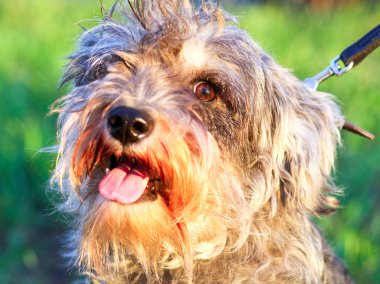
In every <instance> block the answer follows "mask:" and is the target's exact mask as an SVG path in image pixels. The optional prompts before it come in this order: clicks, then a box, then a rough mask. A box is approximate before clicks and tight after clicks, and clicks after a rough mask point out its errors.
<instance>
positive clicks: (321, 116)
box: [271, 69, 344, 214]
mask: <svg viewBox="0 0 380 284" xmlns="http://www.w3.org/2000/svg"><path fill="white" fill-rule="evenodd" d="M279 70H280V71H283V72H284V73H281V74H272V76H275V77H276V76H281V77H278V78H272V80H271V88H272V90H271V92H272V94H273V96H271V97H272V120H273V121H272V123H273V122H274V125H275V126H274V127H275V130H274V132H273V136H274V137H273V140H272V141H273V150H272V153H273V157H272V159H273V163H274V165H273V166H274V177H275V179H278V180H277V182H276V184H277V185H278V186H279V188H278V191H277V200H281V203H282V205H283V206H284V207H285V208H287V207H290V209H295V210H297V211H298V210H306V211H308V212H310V213H313V214H323V213H329V212H331V211H334V210H335V209H336V207H337V206H338V201H337V200H336V199H335V198H334V197H331V196H328V194H330V193H334V192H335V193H336V192H337V191H338V190H337V189H336V188H335V186H334V185H333V183H332V182H331V179H330V178H329V176H330V173H331V170H332V168H333V166H334V157H335V150H336V146H337V144H339V143H340V129H341V128H342V126H343V123H344V119H343V116H342V114H341V112H340V109H339V107H338V106H337V104H336V103H335V102H334V99H333V98H332V96H331V95H329V94H326V93H321V92H315V91H313V90H311V89H310V88H308V87H307V86H306V85H305V84H303V82H300V81H299V80H297V79H296V78H294V77H293V76H291V75H290V74H289V73H288V72H287V71H284V70H281V69H279Z"/></svg>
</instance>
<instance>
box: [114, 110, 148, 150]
mask: <svg viewBox="0 0 380 284" xmlns="http://www.w3.org/2000/svg"><path fill="white" fill-rule="evenodd" d="M153 126H154V122H153V119H152V117H151V116H150V115H149V114H148V113H147V112H145V111H142V110H138V109H135V108H130V107H123V106H120V107H116V108H114V109H112V110H111V111H110V113H109V114H108V130H109V132H110V134H111V135H112V137H114V138H115V139H117V140H119V141H120V142H121V143H122V144H123V145H126V144H129V143H134V142H137V141H140V140H141V139H143V138H144V137H146V136H148V135H149V134H150V133H151V132H152V129H153Z"/></svg>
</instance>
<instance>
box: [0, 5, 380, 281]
mask: <svg viewBox="0 0 380 284" xmlns="http://www.w3.org/2000/svg"><path fill="white" fill-rule="evenodd" d="M109 2H110V1H105V3H106V5H108V7H109V6H110V5H111V3H109ZM111 2H112V1H111ZM222 2H223V1H222ZM224 2H225V4H226V5H227V6H228V10H229V11H232V12H233V13H234V14H237V15H239V16H240V22H241V26H242V27H243V28H244V29H247V30H248V31H249V33H250V34H251V35H252V37H253V38H254V39H255V40H257V41H258V42H259V43H260V44H261V45H262V46H263V47H264V48H265V49H266V50H267V51H268V52H269V53H270V54H272V55H273V56H274V57H275V58H276V59H277V60H278V61H279V63H280V64H282V65H283V66H286V67H288V68H290V69H293V70H294V72H295V74H296V75H297V76H299V77H300V78H305V77H307V76H311V75H314V74H316V73H317V72H319V71H321V70H322V69H323V68H324V67H325V66H327V64H328V63H329V61H330V59H332V58H333V57H334V56H335V55H337V54H338V53H339V52H340V51H342V50H343V49H344V48H345V47H346V46H347V45H349V44H351V43H352V42H353V41H355V40H357V39H358V38H359V37H361V36H362V35H364V34H365V33H366V32H367V31H368V30H369V29H371V28H373V27H374V26H376V25H377V24H379V23H380V5H379V4H376V3H377V2H376V1H355V3H353V4H351V5H341V6H339V7H331V6H329V7H327V8H326V7H322V8H323V9H319V8H320V7H319V6H318V5H314V6H312V8H310V6H309V7H308V6H304V5H301V4H297V5H289V4H287V5H280V4H278V3H276V2H279V1H267V2H269V3H266V4H263V3H261V5H252V4H249V3H244V6H241V4H239V5H237V4H233V3H232V2H231V1H224ZM246 2H249V1H246ZM261 2H265V1H261ZM284 2H291V1H284ZM311 2H314V4H315V3H317V2H318V1H316V0H314V1H311ZM325 2H326V1H325ZM281 3H283V2H282V1H281ZM99 14H100V13H99V2H98V1H97V0H81V1H75V0H50V1H44V0H33V1H30V0H29V1H28V0H13V1H11V0H1V1H0V100H1V103H0V117H1V121H2V122H1V124H0V130H1V131H0V133H1V135H0V145H1V146H0V283H56V284H58V283H70V281H71V279H72V278H73V275H72V274H73V273H69V272H68V270H67V268H66V267H65V264H64V262H63V260H62V258H61V257H60V256H59V251H60V246H61V245H60V244H59V239H60V237H61V235H62V233H63V232H64V231H65V224H64V223H63V222H62V220H61V218H60V217H59V216H57V215H55V214H52V212H53V210H52V205H51V203H50V202H49V198H50V197H49V195H48V194H47V193H46V188H47V186H48V178H49V172H50V171H51V170H52V168H53V165H54V160H55V157H54V155H51V154H42V153H39V149H41V148H43V147H47V146H51V145H54V144H55V143H56V139H55V131H56V130H55V119H56V117H54V116H53V117H49V116H47V115H46V114H47V112H48V107H49V105H50V104H51V103H52V102H53V101H54V100H55V99H57V98H58V97H59V96H61V95H63V94H64V93H65V91H64V90H57V88H56V86H57V82H58V80H59V76H60V74H61V70H62V66H63V65H64V63H65V60H64V56H65V55H68V54H69V52H70V51H72V50H73V45H74V39H75V38H76V37H77V36H78V35H79V33H80V28H79V27H78V26H77V25H76V24H75V23H76V22H81V24H82V25H84V26H86V27H90V26H92V25H93V24H94V18H97V17H99ZM84 19H90V20H88V21H82V20H84ZM379 74H380V50H377V51H375V52H374V54H372V55H370V57H369V58H368V59H367V60H365V61H364V62H363V63H361V65H359V67H357V68H356V69H355V70H354V71H352V72H350V73H348V74H346V75H344V76H343V77H341V78H333V79H330V80H329V81H327V82H326V83H324V84H323V85H322V86H321V88H320V89H321V90H324V91H328V92H331V93H333V94H335V95H336V96H337V97H338V98H339V101H340V102H341V105H342V109H343V112H344V114H345V115H346V117H347V119H348V120H349V121H352V122H354V123H357V124H358V125H361V126H362V127H364V128H366V129H368V130H369V131H371V132H373V133H374V134H376V135H377V136H378V140H375V141H374V142H370V141H368V140H364V139H362V138H359V137H356V136H354V135H352V134H347V133H343V140H344V142H343V147H342V148H341V149H340V150H339V154H338V160H337V167H336V174H335V175H336V182H337V184H339V185H341V186H342V187H344V188H345V195H344V196H343V197H341V198H340V200H341V204H342V210H339V211H338V212H337V213H336V214H334V215H332V216H329V217H324V218H321V219H319V220H317V222H318V223H319V224H320V225H321V226H322V227H323V229H324V230H325V232H326V235H327V237H328V239H329V241H330V243H331V244H332V245H333V247H334V248H335V250H336V252H337V253H338V254H339V256H341V257H342V258H343V259H344V260H345V262H346V263H347V265H348V267H349V270H350V271H351V273H352V274H353V276H354V278H355V279H356V281H357V283H380V206H379V205H378V204H380V163H379V161H380V145H379V139H380V126H379V125H380V124H379V122H380V114H379V107H380V76H379Z"/></svg>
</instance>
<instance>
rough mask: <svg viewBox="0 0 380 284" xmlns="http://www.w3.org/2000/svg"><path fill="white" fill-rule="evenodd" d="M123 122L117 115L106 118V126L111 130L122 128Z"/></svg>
mask: <svg viewBox="0 0 380 284" xmlns="http://www.w3.org/2000/svg"><path fill="white" fill-rule="evenodd" d="M123 124H124V121H123V118H122V117H121V116H119V115H111V116H110V117H109V118H108V125H109V126H111V127H112V128H119V127H121V126H123Z"/></svg>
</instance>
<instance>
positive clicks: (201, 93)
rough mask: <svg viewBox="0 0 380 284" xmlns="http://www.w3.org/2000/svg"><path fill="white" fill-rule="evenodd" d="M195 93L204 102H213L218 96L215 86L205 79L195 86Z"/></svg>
mask: <svg viewBox="0 0 380 284" xmlns="http://www.w3.org/2000/svg"><path fill="white" fill-rule="evenodd" d="M194 94H195V95H196V96H197V98H198V99H200V100H201V101H203V102H211V101H212V100H214V99H215V98H216V90H215V87H214V86H213V85H212V84H210V83H208V82H205V81H201V82H199V83H197V84H196V85H195V86H194Z"/></svg>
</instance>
